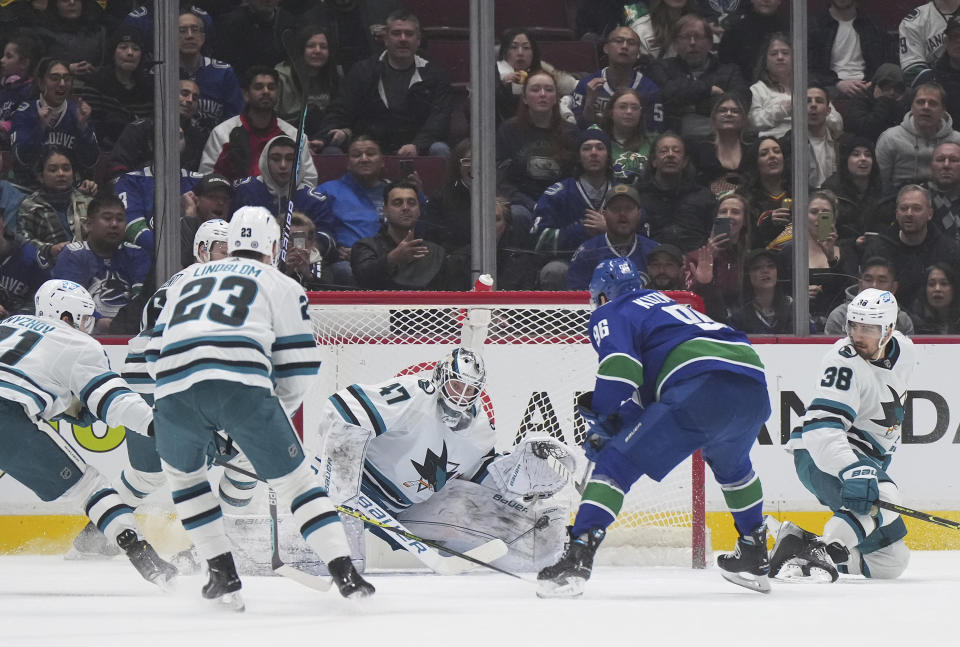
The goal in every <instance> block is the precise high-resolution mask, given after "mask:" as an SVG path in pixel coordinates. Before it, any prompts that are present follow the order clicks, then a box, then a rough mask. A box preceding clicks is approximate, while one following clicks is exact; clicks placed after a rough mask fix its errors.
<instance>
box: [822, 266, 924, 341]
mask: <svg viewBox="0 0 960 647" xmlns="http://www.w3.org/2000/svg"><path fill="white" fill-rule="evenodd" d="M867 288H877V289H879V290H889V291H890V292H892V293H893V294H894V295H896V294H897V268H896V267H894V265H893V261H889V260H887V259H885V258H882V257H880V256H874V257H872V258H868V259H867V260H865V261H864V262H863V267H862V268H861V269H860V278H859V279H858V280H857V282H856V283H855V284H854V285H851V286H850V287H848V288H847V291H846V300H845V301H844V302H843V303H842V304H840V305H838V306H837V307H836V308H834V309H833V310H832V311H831V312H830V315H829V316H828V317H827V323H826V326H824V329H823V332H824V334H827V335H834V336H836V337H842V336H843V335H846V334H847V330H846V325H847V307H848V306H849V305H850V302H851V301H853V297H855V296H857V295H858V294H860V293H861V292H863V291H864V290H866V289H867ZM895 328H896V329H897V330H899V331H900V332H902V333H903V334H904V335H907V336H910V335H912V334H913V320H912V319H911V318H910V315H909V314H907V311H906V310H901V311H900V312H898V313H897V323H896V325H895Z"/></svg>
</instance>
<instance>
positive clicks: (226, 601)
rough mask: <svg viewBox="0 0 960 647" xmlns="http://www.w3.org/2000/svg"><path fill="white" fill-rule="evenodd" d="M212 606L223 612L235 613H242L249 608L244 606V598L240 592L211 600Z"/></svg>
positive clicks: (225, 594)
mask: <svg viewBox="0 0 960 647" xmlns="http://www.w3.org/2000/svg"><path fill="white" fill-rule="evenodd" d="M210 604H212V605H213V606H214V607H215V608H217V609H219V610H221V611H233V612H234V613H242V612H243V611H244V610H245V609H246V608H247V607H246V606H245V605H244V604H243V596H241V595H240V592H239V591H234V592H233V593H224V594H223V595H221V596H220V597H218V598H214V599H212V600H210Z"/></svg>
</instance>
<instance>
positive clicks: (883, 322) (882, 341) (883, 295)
mask: <svg viewBox="0 0 960 647" xmlns="http://www.w3.org/2000/svg"><path fill="white" fill-rule="evenodd" d="M898 313H899V307H898V306H897V298H896V297H895V296H893V294H892V293H890V292H888V291H886V290H878V289H877V288H867V289H866V290H864V291H863V292H861V293H860V294H858V295H857V296H855V297H854V298H853V301H851V302H850V305H849V306H847V325H846V332H847V335H848V336H849V335H850V324H852V323H856V324H861V325H864V326H876V331H877V338H878V339H879V345H878V348H877V353H876V356H875V357H874V359H877V358H879V357H880V356H881V355H882V354H883V347H884V346H885V345H886V344H887V342H889V341H890V338H891V337H893V330H894V326H896V323H897V314H898Z"/></svg>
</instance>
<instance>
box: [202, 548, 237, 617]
mask: <svg viewBox="0 0 960 647" xmlns="http://www.w3.org/2000/svg"><path fill="white" fill-rule="evenodd" d="M207 570H208V572H209V573H208V574H209V576H210V578H209V579H208V580H207V583H206V584H204V585H203V589H201V593H202V594H203V597H205V598H206V599H208V600H213V601H214V602H215V603H216V604H218V605H221V606H223V607H225V608H227V609H230V610H232V611H238V612H239V611H243V610H244V608H245V607H244V604H243V597H241V595H240V587H242V586H243V584H241V582H240V576H239V575H237V567H236V566H235V565H234V563H233V554H232V553H229V552H227V553H221V554H219V555H217V556H216V557H214V558H212V559H208V560H207Z"/></svg>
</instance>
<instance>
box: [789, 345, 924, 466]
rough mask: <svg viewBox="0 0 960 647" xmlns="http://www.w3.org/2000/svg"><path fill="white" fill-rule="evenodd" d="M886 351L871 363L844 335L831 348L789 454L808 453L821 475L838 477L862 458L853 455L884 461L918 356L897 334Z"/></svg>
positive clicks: (895, 442) (894, 445) (895, 436)
mask: <svg viewBox="0 0 960 647" xmlns="http://www.w3.org/2000/svg"><path fill="white" fill-rule="evenodd" d="M886 348H887V352H886V353H885V355H886V356H885V357H883V358H882V359H879V360H876V361H873V362H870V361H867V360H865V359H863V358H862V357H860V356H859V355H858V354H857V352H856V351H855V350H854V348H853V347H852V346H851V345H850V340H849V339H848V338H846V337H845V338H843V339H840V340H839V341H837V342H836V343H835V344H834V345H833V347H832V348H831V349H830V352H828V353H827V354H826V356H825V357H824V359H823V362H822V364H821V371H820V378H819V379H820V384H819V386H818V388H817V392H816V395H815V396H814V398H813V400H812V401H811V402H810V405H809V406H808V407H807V412H806V417H805V418H804V420H803V425H802V427H801V428H799V429H798V430H795V431H794V432H793V433H791V435H790V440H789V442H788V443H787V449H788V450H789V451H792V450H795V449H806V450H807V451H808V452H810V456H811V458H813V461H814V463H816V465H817V467H818V468H819V469H820V470H821V471H823V472H826V473H828V474H835V475H839V474H840V473H841V472H842V471H843V469H844V468H846V467H849V466H850V465H852V464H853V463H856V462H857V461H858V460H860V458H859V457H858V456H857V455H856V454H855V453H854V452H858V453H860V454H863V455H865V456H869V457H871V458H873V459H875V460H877V461H878V462H880V463H883V462H884V461H885V460H886V459H887V458H888V457H889V456H890V455H891V454H893V452H895V451H896V448H897V445H898V444H899V442H900V425H901V424H902V423H903V414H904V410H903V401H904V399H905V398H906V395H907V384H908V383H909V380H910V376H911V375H912V373H913V371H914V368H915V367H916V364H917V357H916V350H915V348H914V346H913V342H912V341H910V340H909V339H907V338H906V337H904V336H903V335H902V334H901V333H899V332H894V333H893V338H892V339H891V340H890V341H889V342H888V344H887V346H886Z"/></svg>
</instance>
